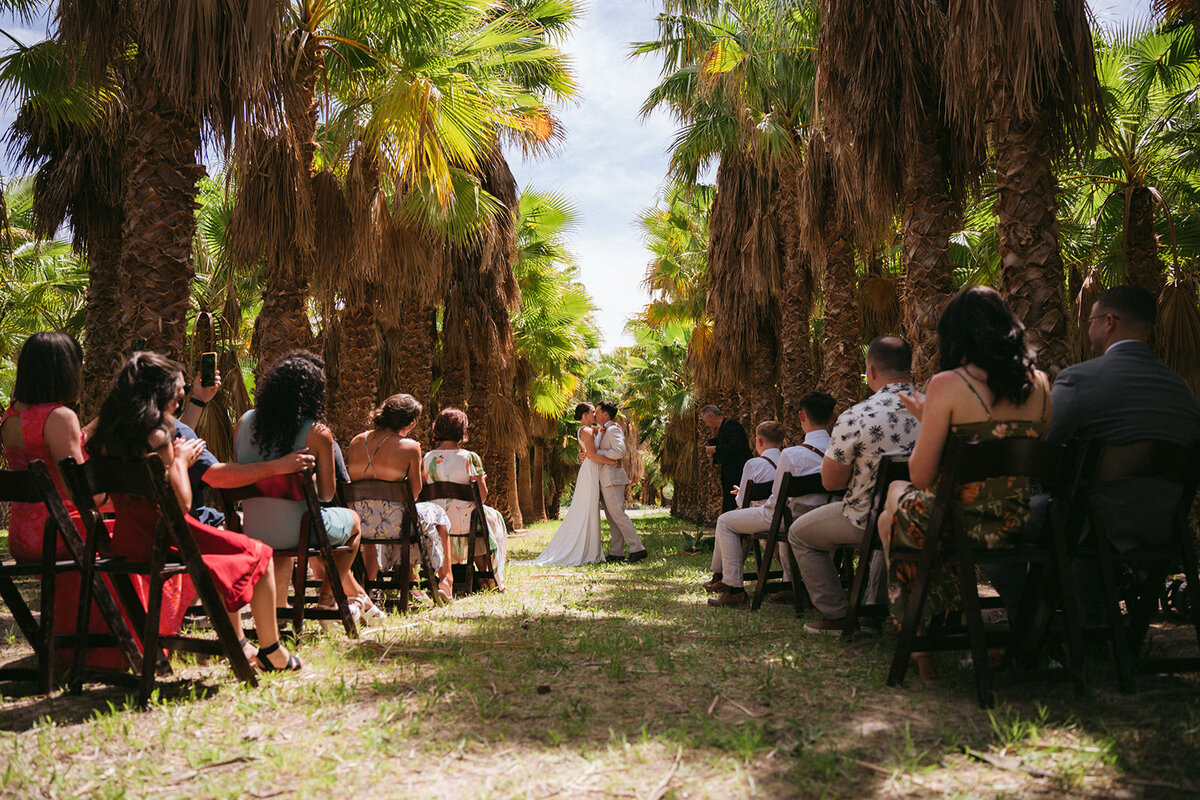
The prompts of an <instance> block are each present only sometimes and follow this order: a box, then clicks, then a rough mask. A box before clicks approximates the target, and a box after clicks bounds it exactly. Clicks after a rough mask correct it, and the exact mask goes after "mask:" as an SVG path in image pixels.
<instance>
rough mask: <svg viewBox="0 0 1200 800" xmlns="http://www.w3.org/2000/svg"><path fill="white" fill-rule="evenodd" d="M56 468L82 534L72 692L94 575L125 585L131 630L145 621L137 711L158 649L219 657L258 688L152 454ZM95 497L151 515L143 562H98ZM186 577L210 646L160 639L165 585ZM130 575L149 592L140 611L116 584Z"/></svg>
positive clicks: (78, 679) (78, 678)
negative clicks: (209, 631)
mask: <svg viewBox="0 0 1200 800" xmlns="http://www.w3.org/2000/svg"><path fill="white" fill-rule="evenodd" d="M60 468H61V469H62V473H63V477H64V478H65V479H66V482H67V485H68V486H69V487H70V489H71V496H72V499H73V500H74V503H75V507H76V508H77V509H78V510H79V513H80V515H81V516H82V518H83V521H84V525H85V527H86V530H87V545H86V552H85V554H84V561H83V563H82V571H83V580H82V586H81V591H80V597H79V614H78V617H77V624H76V628H75V630H76V639H77V642H78V645H77V646H76V648H75V664H74V667H73V668H72V670H71V690H72V691H73V692H74V693H76V694H78V693H79V692H80V691H82V689H83V678H84V674H85V670H84V656H85V651H86V649H87V641H88V633H87V621H88V616H89V611H90V609H91V601H92V588H93V586H94V584H95V581H94V580H93V578H94V577H95V575H96V573H107V574H109V575H112V576H114V583H116V585H117V586H125V587H126V591H125V592H122V597H123V599H124V600H125V609H126V612H127V613H128V614H129V616H130V618H131V619H133V620H135V623H136V621H137V620H139V619H141V620H144V625H143V628H142V637H141V640H142V664H141V675H140V676H139V690H138V702H139V704H141V705H142V706H145V705H146V703H147V702H149V699H150V693H151V691H152V689H153V688H154V680H155V675H156V674H157V671H158V667H159V661H160V659H161V657H162V653H161V650H162V649H163V648H166V649H168V650H184V651H189V652H195V653H206V654H209V655H224V656H225V657H226V658H228V659H229V663H230V665H231V666H232V667H233V672H234V674H235V675H236V676H237V677H238V679H239V680H241V681H243V682H245V683H248V684H250V685H251V686H254V685H257V681H256V679H255V677H254V670H253V669H252V668H251V667H250V663H249V662H248V661H247V660H246V655H245V653H243V652H242V648H241V645H240V644H238V642H239V641H240V639H241V633H240V631H238V632H235V631H234V628H233V624H232V623H231V622H230V619H229V615H228V614H227V613H226V612H225V603H224V600H223V599H222V597H221V595H220V593H219V592H218V591H217V587H216V585H215V584H214V583H213V581H212V576H211V575H210V574H209V571H208V568H207V567H206V566H205V565H204V561H203V560H202V559H201V557H200V548H199V547H198V546H197V545H196V540H195V539H194V538H192V533H191V531H190V530H189V529H188V526H187V522H186V521H185V520H184V518H183V512H182V511H181V510H180V508H179V503H178V501H177V500H176V498H175V493H174V492H173V491H172V490H171V488H170V485H169V484H168V483H167V479H166V470H165V468H164V466H163V463H162V459H161V458H159V457H158V456H157V455H153V454H151V455H149V456H147V457H146V458H144V459H141V460H137V461H129V460H124V459H115V458H101V457H96V458H91V459H89V460H88V461H86V462H85V463H83V464H77V463H75V460H74V459H73V458H67V459H64V460H63V461H62V462H61V464H60ZM97 494H110V495H111V494H123V495H133V496H136V497H141V498H143V499H145V500H147V501H148V502H150V503H151V504H153V505H154V506H155V507H156V508H157V510H158V513H159V518H158V522H157V524H156V527H155V537H154V547H153V551H152V554H151V559H150V561H149V562H146V563H138V562H130V561H125V560H124V559H119V558H107V559H102V560H97V559H96V555H97V549H98V547H99V541H100V539H101V538H102V537H103V536H105V535H106V534H107V529H106V528H105V526H104V520H103V518H102V517H101V516H100V512H99V511H98V510H97V509H96V506H95V504H94V503H93V502H92V497H93V495H97ZM172 545H174V546H175V547H176V548H178V558H179V560H178V561H175V560H171V561H168V558H167V556H168V548H169V547H170V546H172ZM174 557H175V554H172V559H174ZM184 573H186V574H187V575H188V576H189V577H190V578H191V580H192V584H193V585H194V586H195V588H196V593H197V594H198V595H199V597H200V601H201V603H202V604H203V605H204V610H205V613H207V614H208V617H209V621H210V622H211V623H212V626H213V630H214V631H216V633H217V641H216V642H214V641H212V640H211V639H196V638H192V637H183V636H160V635H159V619H160V617H161V613H162V592H163V586H164V584H165V583H166V581H167V580H168V579H169V578H170V577H172V576H174V575H179V574H184ZM130 575H144V576H147V577H148V578H149V581H150V588H149V592H148V595H147V605H146V609H145V611H144V612H143V611H142V607H141V602H140V600H139V599H138V598H137V595H136V594H133V595H132V596H130V594H129V593H130V592H131V589H132V587H131V586H130V585H129V584H128V581H127V580H126V581H120V580H119V578H118V576H123V577H126V578H127V576H130Z"/></svg>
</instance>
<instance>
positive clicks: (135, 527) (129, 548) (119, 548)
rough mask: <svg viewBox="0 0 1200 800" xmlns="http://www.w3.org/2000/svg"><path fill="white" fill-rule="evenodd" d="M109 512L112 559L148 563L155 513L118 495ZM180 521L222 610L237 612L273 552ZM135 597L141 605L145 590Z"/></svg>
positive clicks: (137, 501)
mask: <svg viewBox="0 0 1200 800" xmlns="http://www.w3.org/2000/svg"><path fill="white" fill-rule="evenodd" d="M113 508H114V509H116V512H117V518H116V522H115V523H114V524H113V539H112V553H113V555H114V556H117V557H118V558H127V559H129V560H130V561H149V560H150V558H151V557H152V555H153V550H154V531H155V528H156V526H157V524H158V516H159V515H158V509H157V508H156V507H155V506H154V505H153V504H151V503H150V502H149V501H147V500H145V499H144V498H141V497H131V496H129V495H119V494H118V495H113ZM184 520H185V521H186V522H187V525H188V529H189V530H190V531H191V532H192V538H194V539H195V540H196V546H197V547H198V548H199V549H200V557H201V558H202V559H203V560H204V566H206V567H208V571H209V573H210V574H211V575H212V579H213V583H215V584H216V586H217V591H218V592H220V593H221V597H222V598H223V599H224V600H225V608H226V609H228V610H229V611H237V610H238V609H239V608H241V607H242V606H244V605H246V604H247V603H249V602H250V598H251V596H253V594H254V585H255V584H256V583H258V579H259V578H261V577H262V576H263V573H265V572H266V571H267V569H268V568H270V566H271V556H272V555H274V552H275V551H273V550H272V549H271V548H270V547H269V546H268V545H265V544H263V543H262V542H260V541H258V540H257V539H251V538H250V537H249V536H243V535H242V534H240V533H234V532H233V531H225V530H221V529H220V528H214V527H212V526H211V525H205V524H204V523H203V522H200V521H199V520H197V519H195V518H194V517H192V516H191V515H190V514H185V515H184ZM172 552H175V551H174V548H172ZM139 594H141V595H142V601H143V602H145V599H146V597H145V590H144V589H140V590H139Z"/></svg>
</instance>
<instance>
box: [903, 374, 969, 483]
mask: <svg viewBox="0 0 1200 800" xmlns="http://www.w3.org/2000/svg"><path fill="white" fill-rule="evenodd" d="M958 384H959V382H958V381H957V380H956V379H955V378H954V376H953V375H952V374H951V373H949V372H940V373H938V374H937V375H934V376H933V378H932V379H931V380H930V381H929V390H928V392H927V393H926V395H925V402H924V404H923V406H922V405H921V404H915V403H914V404H910V403H909V402H905V405H906V406H907V407H908V408H909V410H910V411H912V412H913V415H914V416H916V417H917V419H918V420H919V421H920V423H921V432H920V433H919V434H917V444H916V446H915V447H914V448H913V452H912V457H911V458H909V460H908V474H909V478H910V479H911V480H912V484H913V486H916V487H917V488H918V489H928V488H929V487H930V486H931V485H932V484H933V481H934V480H935V479H936V478H937V474H938V469H939V468H940V467H941V463H942V450H944V449H945V447H946V439H947V437H948V436H949V435H950V410H951V408H952V406H953V404H954V398H953V394H952V393H953V391H954V389H955V388H957V386H958ZM902 397H903V395H902Z"/></svg>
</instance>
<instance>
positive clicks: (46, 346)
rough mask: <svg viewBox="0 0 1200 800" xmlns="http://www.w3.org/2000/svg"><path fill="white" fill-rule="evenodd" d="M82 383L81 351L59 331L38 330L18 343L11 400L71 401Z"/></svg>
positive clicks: (74, 342)
mask: <svg viewBox="0 0 1200 800" xmlns="http://www.w3.org/2000/svg"><path fill="white" fill-rule="evenodd" d="M82 386H83V350H82V349H80V347H79V342H77V341H75V339H74V338H72V337H71V336H68V335H67V334H65V333H60V332H59V331H40V332H38V333H35V334H33V335H32V336H30V337H29V338H28V339H26V340H25V344H23V345H21V353H20V354H19V355H18V356H17V378H16V381H15V382H14V383H13V389H12V399H13V400H16V401H17V402H18V403H24V404H25V405H29V406H36V405H38V404H39V403H62V404H64V405H65V404H67V403H74V402H75V401H76V400H78V399H79V391H80V389H81V388H82Z"/></svg>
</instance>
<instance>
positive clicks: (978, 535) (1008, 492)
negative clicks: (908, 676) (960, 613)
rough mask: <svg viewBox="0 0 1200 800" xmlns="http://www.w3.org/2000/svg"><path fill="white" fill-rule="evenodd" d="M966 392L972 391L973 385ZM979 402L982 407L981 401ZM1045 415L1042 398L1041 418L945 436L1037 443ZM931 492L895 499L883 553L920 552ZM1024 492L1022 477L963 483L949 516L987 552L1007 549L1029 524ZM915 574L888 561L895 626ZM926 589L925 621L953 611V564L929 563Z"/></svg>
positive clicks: (984, 424) (972, 425)
mask: <svg viewBox="0 0 1200 800" xmlns="http://www.w3.org/2000/svg"><path fill="white" fill-rule="evenodd" d="M964 380H965V379H964ZM968 385H970V384H969V383H968ZM971 391H972V392H974V391H975V389H974V387H972V388H971ZM976 396H977V397H978V395H976ZM979 402H980V404H983V400H982V398H980V400H979ZM983 406H984V409H985V410H986V411H987V412H988V416H989V417H990V416H991V410H990V409H988V407H987V405H986V404H983ZM1045 412H1046V409H1045V398H1044V396H1043V400H1042V417H1043V419H1037V420H1002V421H995V420H992V419H990V418H989V419H986V420H981V421H979V422H967V423H963V424H961V425H951V426H950V433H951V435H954V436H960V437H962V438H964V439H966V440H967V442H968V443H970V444H976V443H978V442H989V441H996V440H999V439H1011V438H1013V437H1017V436H1021V437H1027V438H1030V439H1037V438H1039V437H1041V435H1042V432H1043V431H1044V430H1045V427H1046V421H1045V419H1044V417H1045V416H1046V413H1045ZM937 490H938V485H937V483H934V484H933V485H932V486H930V487H929V488H928V489H918V488H916V487H915V486H910V487H908V489H907V490H905V492H904V494H903V495H901V497H900V502H899V504H898V506H897V509H896V517H895V519H894V520H893V521H892V535H891V543H890V545H889V546H888V550H890V549H891V547H901V548H911V549H920V548H921V547H923V546H924V545H925V534H926V531H927V529H928V528H929V517H930V514H931V512H932V510H933V499H934V497H935V496H936V495H937ZM1030 494H1031V491H1030V487H1029V479H1028V478H1014V477H1004V476H1001V477H996V478H989V479H987V480H984V481H974V482H972V483H964V484H963V485H961V486H959V487H958V502H957V504H956V506H955V509H954V513H955V514H957V515H958V523H959V524H960V525H961V526H962V528H963V530H965V531H966V533H967V536H968V537H969V538H970V539H971V540H972V541H973V542H975V543H976V544H977V545H979V546H982V547H985V548H987V549H988V550H996V549H1000V548H1006V547H1012V546H1013V545H1014V544H1015V542H1016V540H1017V538H1018V537H1019V536H1020V534H1021V532H1022V531H1023V530H1024V528H1025V524H1026V522H1028V521H1029V498H1030ZM916 576H917V565H916V564H914V563H911V562H903V563H901V562H898V561H895V560H890V563H889V564H888V600H889V604H890V606H891V612H892V617H893V619H894V620H896V622H897V623H899V621H900V620H902V619H903V618H904V611H905V604H906V603H907V601H908V600H909V598H910V597H911V596H912V595H911V591H910V589H911V587H912V583H913V580H914V579H915V578H916ZM927 586H928V595H927V596H926V598H925V608H924V610H923V613H922V616H923V617H924V619H925V620H929V619H930V618H932V617H936V616H939V615H941V614H944V613H945V612H946V611H949V610H951V609H954V608H957V607H958V605H959V590H958V572H957V569H956V567H955V564H954V562H953V561H945V560H943V561H941V562H940V563H939V564H937V565H935V566H934V569H933V572H932V573H931V574H930V575H929V581H928V584H927Z"/></svg>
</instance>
